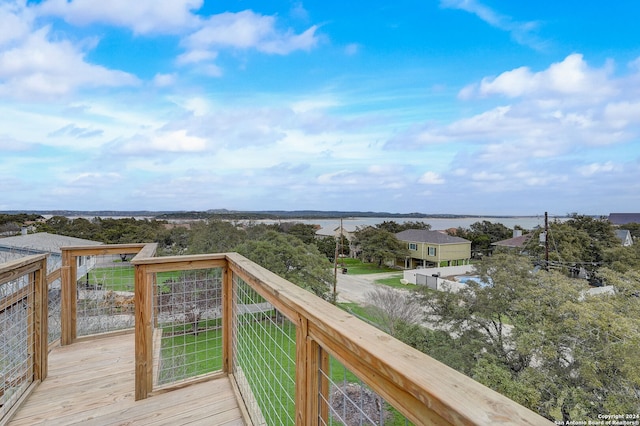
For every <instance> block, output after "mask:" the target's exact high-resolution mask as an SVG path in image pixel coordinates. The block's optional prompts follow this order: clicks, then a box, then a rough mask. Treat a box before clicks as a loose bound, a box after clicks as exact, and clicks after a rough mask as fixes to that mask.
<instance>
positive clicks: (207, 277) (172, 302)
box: [158, 269, 222, 335]
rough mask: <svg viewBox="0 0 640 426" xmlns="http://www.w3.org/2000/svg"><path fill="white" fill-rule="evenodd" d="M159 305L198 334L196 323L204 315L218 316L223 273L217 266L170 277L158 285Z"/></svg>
mask: <svg viewBox="0 0 640 426" xmlns="http://www.w3.org/2000/svg"><path fill="white" fill-rule="evenodd" d="M160 288H161V292H160V294H159V296H158V308H159V309H160V311H162V312H165V313H167V314H169V315H172V316H174V317H177V318H180V319H182V320H183V322H184V323H185V324H190V325H191V331H192V333H193V334H196V335H197V334H198V329H199V327H198V324H199V322H200V320H201V319H202V318H203V317H205V318H219V317H220V311H219V310H220V306H221V297H222V274H221V271H220V270H219V269H211V270H196V271H189V272H185V273H182V274H180V276H179V277H175V278H170V279H168V280H166V281H164V283H163V284H162V285H161V287H160Z"/></svg>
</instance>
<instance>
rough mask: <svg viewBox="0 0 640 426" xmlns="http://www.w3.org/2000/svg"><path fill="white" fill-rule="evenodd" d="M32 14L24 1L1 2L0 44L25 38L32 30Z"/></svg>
mask: <svg viewBox="0 0 640 426" xmlns="http://www.w3.org/2000/svg"><path fill="white" fill-rule="evenodd" d="M32 15H33V14H32V13H31V11H30V10H29V9H28V8H27V7H25V6H24V5H23V4H22V3H17V2H16V3H13V2H3V3H2V4H0V22H2V25H0V46H3V45H5V44H9V43H10V42H12V41H15V40H22V39H23V38H25V37H26V36H27V35H28V34H29V32H30V31H31V25H32V22H33V16H32Z"/></svg>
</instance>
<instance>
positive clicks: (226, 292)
mask: <svg viewBox="0 0 640 426" xmlns="http://www.w3.org/2000/svg"><path fill="white" fill-rule="evenodd" d="M233 297H234V291H233V272H232V271H231V268H229V266H228V265H227V266H225V267H224V268H222V371H224V372H225V373H231V372H232V371H233Z"/></svg>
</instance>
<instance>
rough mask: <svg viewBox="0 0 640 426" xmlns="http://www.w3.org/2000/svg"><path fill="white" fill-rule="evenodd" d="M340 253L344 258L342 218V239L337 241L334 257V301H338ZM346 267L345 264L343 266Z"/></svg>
mask: <svg viewBox="0 0 640 426" xmlns="http://www.w3.org/2000/svg"><path fill="white" fill-rule="evenodd" d="M338 245H340V251H339V252H338ZM338 253H339V254H340V256H341V257H342V218H340V237H339V239H338V240H336V253H335V255H334V256H333V300H334V301H336V300H337V299H336V297H337V289H336V287H337V285H338ZM341 267H344V264H342V265H341Z"/></svg>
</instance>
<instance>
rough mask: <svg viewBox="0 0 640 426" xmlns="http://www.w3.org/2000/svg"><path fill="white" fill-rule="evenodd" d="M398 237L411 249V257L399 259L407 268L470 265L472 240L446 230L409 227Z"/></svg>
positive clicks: (399, 262)
mask: <svg viewBox="0 0 640 426" xmlns="http://www.w3.org/2000/svg"><path fill="white" fill-rule="evenodd" d="M396 238H398V240H400V241H402V242H404V243H406V244H407V248H408V249H409V257H407V258H406V259H398V260H397V264H398V266H401V267H404V268H406V269H416V268H419V267H422V268H427V267H435V266H458V265H468V264H469V261H470V259H471V241H469V240H465V239H464V238H460V237H452V236H450V235H447V234H445V233H444V232H440V231H427V230H424V229H407V230H406V231H402V232H398V233H397V234H396Z"/></svg>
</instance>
